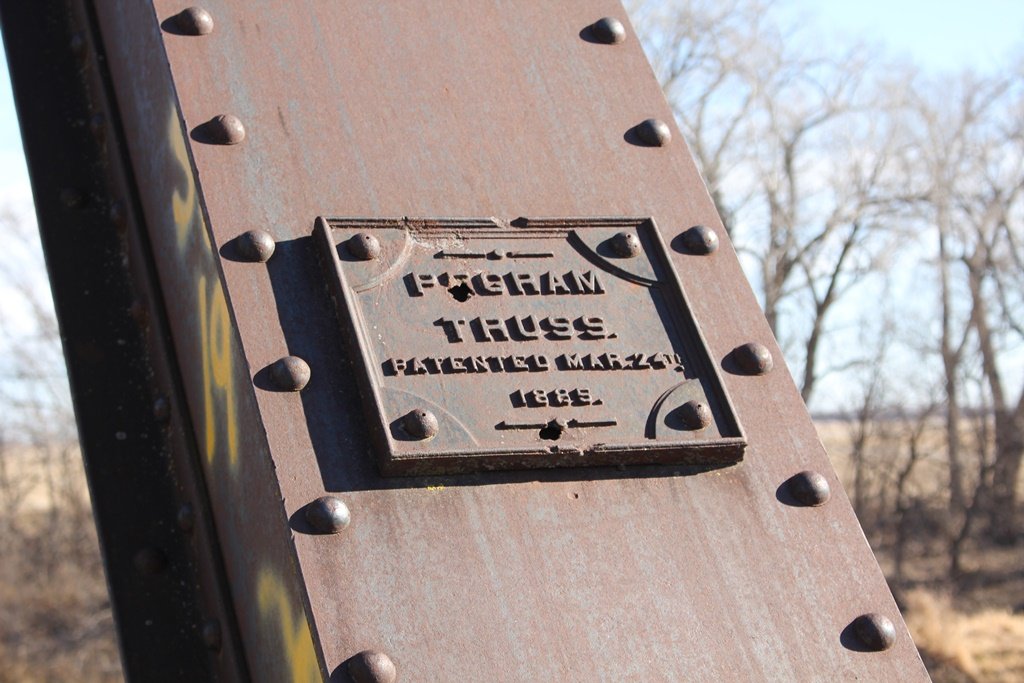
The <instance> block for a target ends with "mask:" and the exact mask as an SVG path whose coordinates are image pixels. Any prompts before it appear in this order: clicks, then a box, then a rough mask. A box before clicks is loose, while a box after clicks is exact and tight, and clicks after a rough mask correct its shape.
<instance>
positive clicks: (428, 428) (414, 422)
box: [402, 408, 439, 439]
mask: <svg viewBox="0 0 1024 683" xmlns="http://www.w3.org/2000/svg"><path fill="white" fill-rule="evenodd" d="M402 426H403V427H404V428H405V431H406V433H408V434H409V436H411V437H413V438H414V439H430V438H432V437H434V436H437V432H438V429H439V427H438V424H437V418H436V417H434V414H433V413H432V412H430V411H429V410H423V409H422V408H417V409H416V410H413V411H411V412H410V413H408V414H407V415H406V416H405V417H404V418H402Z"/></svg>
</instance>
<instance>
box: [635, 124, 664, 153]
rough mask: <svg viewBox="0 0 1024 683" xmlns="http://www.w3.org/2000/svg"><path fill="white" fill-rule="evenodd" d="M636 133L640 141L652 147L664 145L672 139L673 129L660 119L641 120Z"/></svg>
mask: <svg viewBox="0 0 1024 683" xmlns="http://www.w3.org/2000/svg"><path fill="white" fill-rule="evenodd" d="M636 135H637V137H638V138H640V142H642V143H644V144H645V145H648V146H650V147H664V146H665V145H667V144H668V143H669V142H670V141H671V140H672V131H671V130H669V127H668V124H667V123H665V122H664V121H662V120H660V119H647V120H645V121H641V122H640V124H639V125H638V126H637V127H636Z"/></svg>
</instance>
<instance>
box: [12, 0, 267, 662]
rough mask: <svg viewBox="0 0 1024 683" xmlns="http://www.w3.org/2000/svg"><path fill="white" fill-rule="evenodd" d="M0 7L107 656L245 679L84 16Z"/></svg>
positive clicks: (43, 0) (39, 7)
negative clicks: (79, 461)
mask: <svg viewBox="0 0 1024 683" xmlns="http://www.w3.org/2000/svg"><path fill="white" fill-rule="evenodd" d="M0 17H2V26H3V31H4V44H5V48H6V51H7V60H8V65H9V67H10V71H11V77H12V84H13V89H14V94H15V98H16V102H17V109H18V116H19V119H20V121H21V130H22V140H23V142H24V146H25V152H26V155H27V157H28V166H29V172H30V175H31V179H32V190H33V194H34V197H35V204H36V214H37V217H38V220H39V228H40V233H41V238H42V244H43V249H44V252H45V256H46V262H47V268H48V271H49V275H50V280H51V283H52V288H53V295H54V303H55V307H56V311H57V315H58V318H59V322H60V332H61V337H62V340H63V344H64V354H65V358H66V360H67V367H68V372H69V379H70V385H71V391H72V395H73V398H74V404H75V414H76V418H77V421H78V431H79V438H80V442H81V446H82V455H83V459H84V462H85V470H86V475H87V477H88V482H89V490H90V493H91V498H92V503H93V514H94V517H95V520H96V524H97V527H98V530H99V537H100V547H101V551H102V555H103V559H104V564H105V567H106V574H107V582H108V585H109V587H110V593H111V602H112V608H113V614H114V620H115V623H116V625H117V629H118V633H119V640H120V644H121V652H122V663H123V671H124V673H125V676H126V677H127V678H128V680H136V681H183V680H190V681H199V680H209V681H214V680H216V681H240V680H246V679H247V678H248V674H247V671H246V665H245V660H244V657H243V655H242V651H241V644H240V642H239V637H238V630H237V628H236V627H235V622H236V619H235V615H234V612H233V606H232V604H231V599H230V593H229V592H228V590H227V585H226V579H225V576H224V568H223V565H222V561H221V556H220V550H219V547H218V543H217V541H216V537H215V530H214V520H213V518H212V515H210V514H209V502H208V500H207V497H206V491H205V487H204V485H203V481H202V475H201V471H200V465H199V462H198V457H197V453H196V449H195V441H194V436H193V433H192V424H191V422H190V421H189V419H188V415H187V410H186V407H185V402H184V397H183V394H182V392H181V387H180V385H179V383H178V381H179V380H178V377H177V373H176V369H175V367H174V362H173V357H172V354H171V353H170V352H169V348H168V343H167V336H166V335H167V329H168V328H167V322H166V319H165V317H164V310H163V305H162V299H161V295H160V292H159V288H158V287H157V286H155V278H154V273H153V271H152V261H151V256H152V254H151V251H150V245H149V243H148V240H147V239H146V234H145V230H144V228H143V226H142V225H141V223H140V217H139V214H138V212H137V210H136V208H137V207H136V205H135V196H134V192H133V187H132V184H131V181H130V175H131V173H130V169H127V168H126V167H125V165H124V163H123V162H124V157H123V152H124V149H123V147H122V145H121V139H120V136H119V116H118V112H117V110H116V108H114V107H112V106H111V101H110V91H109V82H108V81H107V79H106V73H105V70H104V68H103V64H104V54H103V52H102V49H101V46H100V45H99V44H98V43H97V42H96V39H95V35H94V34H93V32H92V31H93V29H94V26H93V25H92V24H91V22H90V21H89V13H88V11H87V8H86V7H85V6H84V4H83V3H81V2H79V1H77V0H39V2H32V3H25V2H20V1H17V0H15V1H12V2H7V1H4V2H0ZM210 624H216V625H217V626H216V634H215V637H214V635H213V634H212V633H211V627H210ZM222 625H223V626H222ZM15 626H17V624H16V625H15Z"/></svg>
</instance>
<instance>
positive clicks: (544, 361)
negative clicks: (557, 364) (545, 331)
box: [532, 356, 551, 372]
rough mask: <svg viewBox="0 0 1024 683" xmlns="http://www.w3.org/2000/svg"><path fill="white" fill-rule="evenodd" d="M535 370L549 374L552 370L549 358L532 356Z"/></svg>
mask: <svg viewBox="0 0 1024 683" xmlns="http://www.w3.org/2000/svg"><path fill="white" fill-rule="evenodd" d="M532 358H533V365H534V368H535V369H536V370H537V371H538V372H547V371H548V370H550V369H551V361H549V360H548V357H547V356H532Z"/></svg>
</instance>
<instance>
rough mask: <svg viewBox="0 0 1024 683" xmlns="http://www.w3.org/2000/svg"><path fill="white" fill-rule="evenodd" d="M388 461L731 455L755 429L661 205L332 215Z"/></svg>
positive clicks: (394, 465)
mask: <svg viewBox="0 0 1024 683" xmlns="http://www.w3.org/2000/svg"><path fill="white" fill-rule="evenodd" d="M315 237H316V241H317V244H318V247H317V248H318V249H320V250H321V256H322V257H323V261H324V263H325V265H326V266H327V270H328V279H329V280H330V283H331V286H332V291H333V294H334V297H335V302H336V306H337V309H338V318H339V323H340V324H341V326H342V327H343V328H344V329H345V330H346V336H347V339H348V343H349V349H350V357H351V358H352V359H353V361H352V362H353V363H354V366H355V367H354V370H355V372H356V375H357V378H358V380H359V384H360V390H361V392H362V398H363V403H364V405H365V406H366V409H367V414H366V416H367V419H368V421H369V425H370V428H371V429H372V430H373V431H374V432H375V441H376V444H377V446H376V447H377V449H378V455H379V458H380V466H381V470H382V472H384V473H385V474H444V473H455V472H471V471H478V470H486V469H524V468H538V467H566V466H595V465H618V464H639V463H673V464H697V465H726V464H731V463H735V462H737V461H739V460H740V459H742V456H743V449H744V447H745V440H744V437H743V433H742V430H741V429H740V427H739V425H738V423H737V421H736V418H735V415H734V413H733V410H732V406H731V405H730V402H729V399H728V396H727V395H726V394H725V391H724V389H723V387H722V383H721V381H720V378H719V376H718V371H717V368H716V366H715V364H714V362H713V360H712V359H711V358H710V357H709V355H708V352H707V348H706V345H705V344H704V341H703V338H702V336H701V334H700V330H699V329H698V327H697V324H696V322H695V321H694V320H693V319H692V316H691V315H690V311H689V307H688V306H687V304H686V297H685V295H684V293H683V291H682V287H681V285H680V283H679V279H678V278H677V277H676V274H675V272H674V270H673V266H672V264H671V260H670V258H669V254H668V247H667V246H666V244H665V243H664V241H663V240H662V238H661V236H660V234H659V232H658V230H657V229H656V227H655V225H654V223H653V221H652V220H651V219H647V218H589V219H517V220H515V221H512V222H511V223H508V224H502V223H501V222H499V221H497V220H495V219H479V220H476V219H424V220H413V219H397V220H381V219H360V218H319V219H318V220H317V225H316V229H315Z"/></svg>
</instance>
